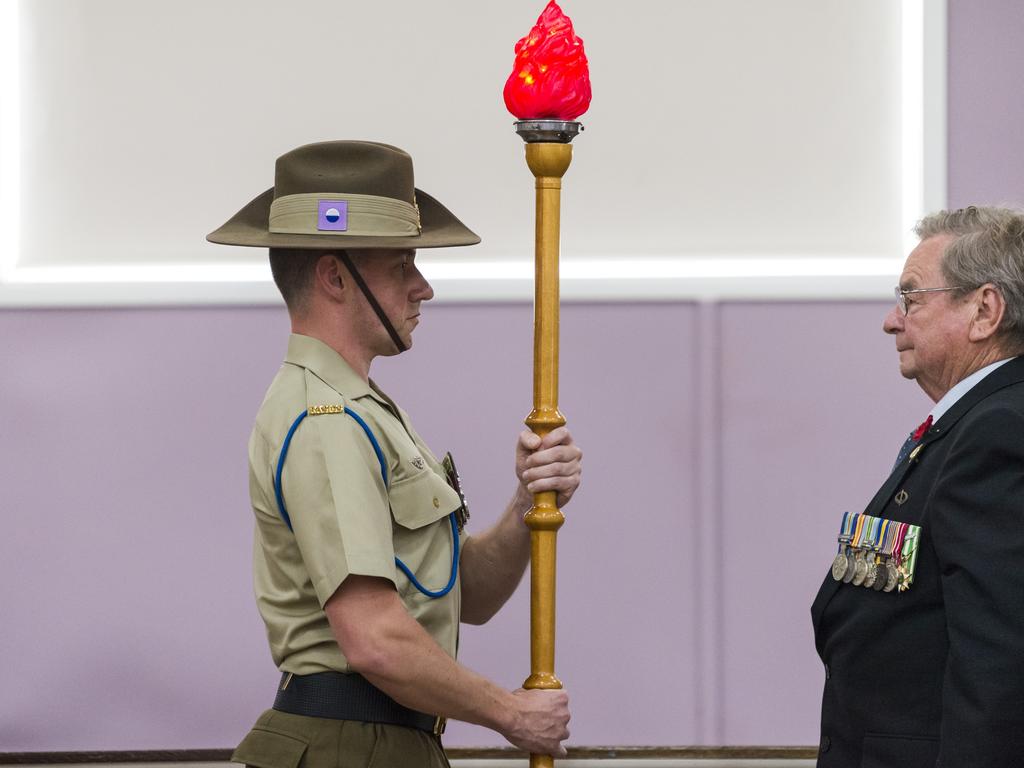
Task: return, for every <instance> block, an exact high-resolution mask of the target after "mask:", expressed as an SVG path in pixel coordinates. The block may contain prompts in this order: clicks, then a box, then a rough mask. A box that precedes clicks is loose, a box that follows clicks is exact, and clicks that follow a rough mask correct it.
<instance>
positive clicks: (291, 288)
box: [270, 248, 326, 312]
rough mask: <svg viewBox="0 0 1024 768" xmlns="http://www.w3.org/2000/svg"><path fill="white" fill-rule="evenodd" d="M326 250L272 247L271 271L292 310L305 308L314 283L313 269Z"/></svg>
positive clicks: (275, 282)
mask: <svg viewBox="0 0 1024 768" xmlns="http://www.w3.org/2000/svg"><path fill="white" fill-rule="evenodd" d="M324 253H326V251H322V250H309V249H305V248H271V249H270V272H271V274H272V275H273V276H274V284H275V285H276V286H277V290H279V291H280V292H281V296H282V298H284V303H285V305H286V306H287V307H288V309H289V310H291V311H292V312H295V311H299V310H301V309H303V307H304V306H305V302H306V297H307V296H308V295H309V289H310V287H311V286H312V284H313V271H314V268H315V267H316V263H317V261H319V260H320V257H321V256H323V255H324Z"/></svg>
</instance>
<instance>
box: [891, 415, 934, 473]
mask: <svg viewBox="0 0 1024 768" xmlns="http://www.w3.org/2000/svg"><path fill="white" fill-rule="evenodd" d="M931 427H932V417H931V414H928V418H927V419H925V420H924V421H923V422H921V424H920V426H918V428H917V429H915V430H914V431H913V432H911V433H910V434H909V435H908V436H907V439H906V440H904V441H903V446H902V447H901V448H900V452H899V453H898V454H896V463H895V464H893V465H892V468H893V469H896V467H898V466H899V465H900V464H902V463H903V460H904V459H905V458H907V456H909V455H910V452H911V451H912V450H914V446H915V445H917V444H918V442H919V441H920V440H921V438H922V437H924V433H925V432H927V431H928V430H929V429H931Z"/></svg>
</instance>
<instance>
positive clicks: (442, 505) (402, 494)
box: [388, 469, 462, 530]
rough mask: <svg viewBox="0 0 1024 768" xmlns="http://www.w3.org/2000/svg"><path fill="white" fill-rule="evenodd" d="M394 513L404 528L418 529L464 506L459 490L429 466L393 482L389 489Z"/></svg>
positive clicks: (389, 498) (389, 497) (396, 520)
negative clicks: (456, 490)
mask: <svg viewBox="0 0 1024 768" xmlns="http://www.w3.org/2000/svg"><path fill="white" fill-rule="evenodd" d="M388 500H389V502H390V503H391V515H392V517H394V519H395V522H396V523H398V524H399V525H400V526H402V527H403V528H407V529H409V530H416V529H418V528H422V527H423V526H425V525H429V524H430V523H433V522H435V521H437V520H440V519H441V518H442V517H447V516H448V515H450V514H451V513H452V512H454V511H455V510H457V509H458V508H459V507H460V506H462V500H461V499H460V498H459V494H458V493H456V492H455V490H454V489H453V488H452V487H451V486H450V485H448V482H447V481H446V480H445V479H444V478H442V477H440V476H438V475H437V474H435V473H434V472H433V471H431V470H429V469H425V470H423V471H422V472H420V473H418V474H416V475H413V476H412V477H409V478H406V479H404V480H401V481H399V482H396V483H394V484H393V485H392V486H391V488H389V489H388Z"/></svg>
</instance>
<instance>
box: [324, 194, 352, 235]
mask: <svg viewBox="0 0 1024 768" xmlns="http://www.w3.org/2000/svg"><path fill="white" fill-rule="evenodd" d="M317 203H318V205H317V218H316V228H317V229H318V230H328V231H333V232H344V231H345V230H347V229H348V201H347V200H318V201H317Z"/></svg>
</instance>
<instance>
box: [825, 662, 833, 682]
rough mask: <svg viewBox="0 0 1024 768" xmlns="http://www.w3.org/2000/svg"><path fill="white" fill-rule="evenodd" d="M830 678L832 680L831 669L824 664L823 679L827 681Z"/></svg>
mask: <svg viewBox="0 0 1024 768" xmlns="http://www.w3.org/2000/svg"><path fill="white" fill-rule="evenodd" d="M831 678H832V669H831V668H830V667H829V665H828V664H826V665H825V679H826V680H829V679H831Z"/></svg>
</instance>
